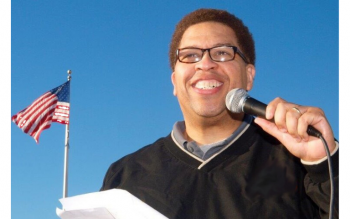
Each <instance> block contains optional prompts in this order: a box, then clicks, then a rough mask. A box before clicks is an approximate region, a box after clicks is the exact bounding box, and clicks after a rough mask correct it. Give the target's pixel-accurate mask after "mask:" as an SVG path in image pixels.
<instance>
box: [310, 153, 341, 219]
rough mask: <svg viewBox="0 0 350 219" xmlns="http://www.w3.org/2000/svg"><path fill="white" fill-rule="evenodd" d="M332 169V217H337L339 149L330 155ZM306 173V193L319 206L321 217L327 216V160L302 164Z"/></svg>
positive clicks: (334, 218) (329, 191)
mask: <svg viewBox="0 0 350 219" xmlns="http://www.w3.org/2000/svg"><path fill="white" fill-rule="evenodd" d="M331 162H332V171H333V185H334V191H333V193H334V200H333V219H336V218H339V150H338V151H337V152H336V153H335V154H333V155H332V157H331ZM304 167H305V169H306V170H307V174H306V176H305V179H304V185H305V190H306V194H307V195H308V196H309V197H310V198H311V199H312V200H313V201H314V202H315V203H316V205H317V206H318V207H319V213H320V216H321V218H322V219H323V218H325V219H326V218H329V216H328V215H329V211H330V194H331V180H330V177H329V175H330V174H329V168H328V161H327V160H325V161H323V162H321V163H319V164H316V165H304Z"/></svg>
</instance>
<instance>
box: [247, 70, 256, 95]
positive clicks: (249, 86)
mask: <svg viewBox="0 0 350 219" xmlns="http://www.w3.org/2000/svg"><path fill="white" fill-rule="evenodd" d="M245 70H246V75H247V87H246V90H247V91H248V90H251V89H252V88H253V82H254V78H255V66H254V65H252V64H248V65H247V66H246V67H245Z"/></svg>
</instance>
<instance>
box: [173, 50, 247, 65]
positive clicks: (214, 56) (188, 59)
mask: <svg viewBox="0 0 350 219" xmlns="http://www.w3.org/2000/svg"><path fill="white" fill-rule="evenodd" d="M205 51H209V57H210V58H211V60H213V61H215V62H227V61H231V60H233V59H234V58H235V54H236V53H237V54H238V55H239V56H240V57H242V59H243V60H244V61H245V62H246V63H249V62H248V60H247V59H246V57H245V56H244V55H243V53H242V52H241V51H240V50H239V49H238V48H237V47H235V46H217V47H213V48H209V49H199V48H183V49H177V50H176V56H177V59H178V60H179V61H180V62H183V63H196V62H199V61H200V60H202V58H203V56H204V52H205Z"/></svg>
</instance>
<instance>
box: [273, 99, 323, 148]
mask: <svg viewBox="0 0 350 219" xmlns="http://www.w3.org/2000/svg"><path fill="white" fill-rule="evenodd" d="M266 118H267V119H274V122H275V124H276V127H277V128H278V129H279V131H281V132H285V133H289V134H290V135H291V136H292V137H293V138H295V139H296V140H297V141H298V142H300V141H308V139H309V135H308V134H307V128H308V126H309V125H313V124H315V123H317V122H318V121H321V120H324V119H325V116H324V113H323V111H322V110H321V109H319V108H316V107H308V106H300V105H297V104H294V103H289V102H287V101H285V100H283V99H282V98H276V99H274V100H273V101H271V103H269V104H268V106H267V108H266Z"/></svg>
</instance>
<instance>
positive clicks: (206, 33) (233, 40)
mask: <svg viewBox="0 0 350 219" xmlns="http://www.w3.org/2000/svg"><path fill="white" fill-rule="evenodd" d="M217 45H233V46H238V45H237V37H236V34H235V32H234V31H233V30H232V29H231V28H230V27H229V26H227V25H224V24H222V23H218V22H202V23H199V24H194V25H192V26H190V27H189V28H187V30H186V31H185V32H184V34H183V36H182V39H181V42H180V45H179V48H184V47H198V48H210V47H213V46H217Z"/></svg>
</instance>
